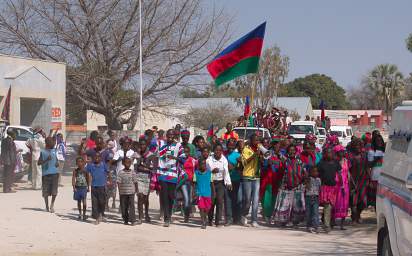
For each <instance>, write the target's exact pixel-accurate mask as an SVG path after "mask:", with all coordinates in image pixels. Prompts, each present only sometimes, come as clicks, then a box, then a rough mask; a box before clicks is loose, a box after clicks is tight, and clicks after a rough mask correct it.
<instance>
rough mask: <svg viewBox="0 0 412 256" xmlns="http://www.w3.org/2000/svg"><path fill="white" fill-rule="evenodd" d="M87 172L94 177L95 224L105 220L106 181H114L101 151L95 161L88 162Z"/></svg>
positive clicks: (96, 155)
mask: <svg viewBox="0 0 412 256" xmlns="http://www.w3.org/2000/svg"><path fill="white" fill-rule="evenodd" d="M86 170H87V172H89V173H90V176H91V178H92V182H91V183H92V193H91V194H92V217H93V218H94V219H96V222H95V224H96V225H98V224H99V223H100V222H101V221H103V220H104V219H103V217H104V210H105V208H106V183H107V181H109V185H110V184H111V182H112V178H111V176H110V172H109V169H108V168H107V165H106V164H105V163H103V162H102V158H101V155H100V153H99V152H96V154H95V155H94V158H93V162H91V163H89V164H87V167H86Z"/></svg>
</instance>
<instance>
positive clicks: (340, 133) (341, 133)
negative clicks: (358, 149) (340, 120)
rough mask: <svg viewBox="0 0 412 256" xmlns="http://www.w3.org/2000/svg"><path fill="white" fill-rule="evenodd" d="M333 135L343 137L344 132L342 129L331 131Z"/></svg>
mask: <svg viewBox="0 0 412 256" xmlns="http://www.w3.org/2000/svg"><path fill="white" fill-rule="evenodd" d="M330 134H331V135H336V136H338V137H343V132H342V131H331V132H330Z"/></svg>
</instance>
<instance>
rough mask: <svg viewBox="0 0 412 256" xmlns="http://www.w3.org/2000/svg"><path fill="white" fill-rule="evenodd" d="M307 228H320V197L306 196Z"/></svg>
mask: <svg viewBox="0 0 412 256" xmlns="http://www.w3.org/2000/svg"><path fill="white" fill-rule="evenodd" d="M305 201H306V202H305V205H306V226H307V227H308V228H309V227H314V228H318V227H319V196H305Z"/></svg>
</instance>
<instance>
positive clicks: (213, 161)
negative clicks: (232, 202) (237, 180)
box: [206, 144, 232, 226]
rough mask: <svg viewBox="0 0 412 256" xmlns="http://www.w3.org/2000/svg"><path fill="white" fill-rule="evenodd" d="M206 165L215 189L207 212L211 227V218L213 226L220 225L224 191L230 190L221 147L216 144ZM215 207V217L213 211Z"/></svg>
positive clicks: (227, 168)
mask: <svg viewBox="0 0 412 256" xmlns="http://www.w3.org/2000/svg"><path fill="white" fill-rule="evenodd" d="M206 165H207V168H208V169H209V170H211V171H212V179H213V185H214V189H215V191H214V192H215V193H213V194H214V195H215V198H214V199H215V200H212V201H213V202H214V203H213V204H212V208H211V209H210V211H209V226H212V225H213V217H215V225H216V226H220V225H221V219H222V213H223V202H224V197H225V189H228V190H231V189H232V182H231V180H230V174H229V166H228V161H227V159H226V157H225V156H224V155H223V147H222V145H220V144H218V145H216V146H215V149H214V154H213V155H212V156H210V157H209V158H208V159H207V160H206ZM215 207H216V215H215V216H214V210H215Z"/></svg>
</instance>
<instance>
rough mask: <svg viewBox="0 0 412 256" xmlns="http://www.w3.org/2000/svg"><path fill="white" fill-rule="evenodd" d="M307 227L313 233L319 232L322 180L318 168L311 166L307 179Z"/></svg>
mask: <svg viewBox="0 0 412 256" xmlns="http://www.w3.org/2000/svg"><path fill="white" fill-rule="evenodd" d="M305 185H306V187H305V192H306V196H305V201H306V203H305V204H306V227H307V229H308V231H309V232H311V233H319V229H318V228H319V191H320V186H321V181H320V178H319V172H318V168H317V167H316V166H310V167H309V177H308V178H307V179H306V184H305Z"/></svg>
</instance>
